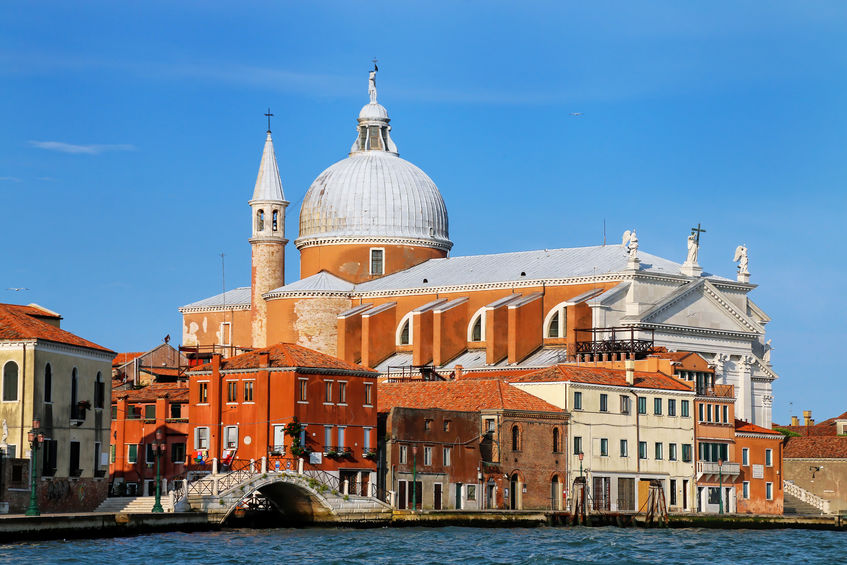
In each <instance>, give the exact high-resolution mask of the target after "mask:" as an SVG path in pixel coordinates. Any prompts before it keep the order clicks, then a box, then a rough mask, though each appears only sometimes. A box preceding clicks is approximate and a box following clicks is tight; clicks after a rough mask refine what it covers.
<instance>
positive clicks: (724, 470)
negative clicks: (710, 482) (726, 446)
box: [697, 461, 741, 477]
mask: <svg viewBox="0 0 847 565" xmlns="http://www.w3.org/2000/svg"><path fill="white" fill-rule="evenodd" d="M739 473H741V465H740V464H739V463H733V462H732V461H726V462H724V464H723V465H718V463H717V462H716V461H698V462H697V474H698V475H714V476H716V477H717V476H718V475H721V474H722V475H724V476H731V475H738V474H739Z"/></svg>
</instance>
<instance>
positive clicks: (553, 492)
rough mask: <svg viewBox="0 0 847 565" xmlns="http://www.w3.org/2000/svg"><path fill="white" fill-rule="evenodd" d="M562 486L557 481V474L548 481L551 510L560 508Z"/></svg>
mask: <svg viewBox="0 0 847 565" xmlns="http://www.w3.org/2000/svg"><path fill="white" fill-rule="evenodd" d="M561 500H562V487H561V485H560V483H559V475H553V479H552V480H551V481H550V508H551V509H552V510H561V509H562V504H561Z"/></svg>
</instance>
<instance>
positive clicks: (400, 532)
mask: <svg viewBox="0 0 847 565" xmlns="http://www.w3.org/2000/svg"><path fill="white" fill-rule="evenodd" d="M845 555H847V535H845V534H844V533H842V532H825V531H807V530H704V529H679V530H642V529H634V528H630V529H620V528H534V529H524V528H515V529H482V528H459V527H450V528H380V529H371V530H355V529H335V528H309V529H275V530H239V529H230V530H222V531H219V532H204V533H194V534H188V533H179V532H174V533H166V534H153V535H146V536H138V537H132V538H115V539H99V540H73V541H46V542H32V543H20V544H9V545H0V564H2V563H31V564H37V565H53V564H60V563H80V564H88V563H91V564H101V563H112V562H119V563H121V564H122V565H135V564H138V565H148V564H163V563H215V564H216V565H219V564H227V563H238V564H247V565H258V564H259V563H274V562H284V563H303V564H307V565H309V564H322V565H323V564H328V565H336V564H337V565H373V564H375V563H378V564H382V563H386V564H395V563H396V564H403V565H406V564H415V565H418V564H420V565H430V564H431V565H447V564H460V565H476V564H483V563H484V564H486V565H488V564H494V565H499V564H504V565H505V564H526V565H530V564H532V565H547V564H550V565H553V564H555V565H560V564H562V565H566V564H576V563H609V564H615V565H630V564H631V565H649V564H658V563H691V564H703V565H720V564H733V565H735V564H737V565H763V564H766V563H803V564H804V565H807V564H815V563H838V562H844V559H845Z"/></svg>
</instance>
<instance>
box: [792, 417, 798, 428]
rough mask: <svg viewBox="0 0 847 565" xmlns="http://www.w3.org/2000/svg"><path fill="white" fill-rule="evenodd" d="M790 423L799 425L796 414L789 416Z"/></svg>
mask: <svg viewBox="0 0 847 565" xmlns="http://www.w3.org/2000/svg"><path fill="white" fill-rule="evenodd" d="M791 425H792V426H799V425H800V419H799V418H797V416H791Z"/></svg>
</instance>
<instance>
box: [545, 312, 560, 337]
mask: <svg viewBox="0 0 847 565" xmlns="http://www.w3.org/2000/svg"><path fill="white" fill-rule="evenodd" d="M547 337H560V336H559V312H558V311H557V312H556V313H555V314H553V317H552V318H550V323H549V324H547Z"/></svg>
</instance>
